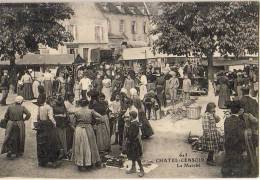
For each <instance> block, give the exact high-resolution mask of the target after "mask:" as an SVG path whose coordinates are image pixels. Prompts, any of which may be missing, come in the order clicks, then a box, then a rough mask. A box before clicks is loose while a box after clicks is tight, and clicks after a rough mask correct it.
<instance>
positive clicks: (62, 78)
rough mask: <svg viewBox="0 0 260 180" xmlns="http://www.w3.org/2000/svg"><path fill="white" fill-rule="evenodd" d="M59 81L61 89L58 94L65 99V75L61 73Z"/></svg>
mask: <svg viewBox="0 0 260 180" xmlns="http://www.w3.org/2000/svg"><path fill="white" fill-rule="evenodd" d="M57 80H58V81H59V88H58V93H59V94H60V95H61V96H62V97H63V98H65V94H66V82H65V79H64V74H63V73H60V74H59V77H58V78H57Z"/></svg>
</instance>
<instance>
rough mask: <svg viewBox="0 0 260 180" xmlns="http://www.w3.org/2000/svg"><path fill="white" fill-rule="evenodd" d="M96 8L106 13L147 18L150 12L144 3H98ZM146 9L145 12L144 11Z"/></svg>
mask: <svg viewBox="0 0 260 180" xmlns="http://www.w3.org/2000/svg"><path fill="white" fill-rule="evenodd" d="M96 6H97V7H98V8H99V9H100V10H101V11H102V12H104V13H113V14H123V15H139V16H146V15H148V12H147V10H146V7H145V6H144V4H143V3H142V2H98V3H96ZM142 9H144V10H145V11H142Z"/></svg>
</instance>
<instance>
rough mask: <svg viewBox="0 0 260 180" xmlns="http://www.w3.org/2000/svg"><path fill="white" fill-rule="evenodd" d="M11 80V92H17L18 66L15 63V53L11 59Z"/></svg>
mask: <svg viewBox="0 0 260 180" xmlns="http://www.w3.org/2000/svg"><path fill="white" fill-rule="evenodd" d="M9 82H10V93H15V92H16V85H17V67H16V64H15V55H14V56H13V57H11V59H10V69H9Z"/></svg>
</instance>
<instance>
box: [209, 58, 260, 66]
mask: <svg viewBox="0 0 260 180" xmlns="http://www.w3.org/2000/svg"><path fill="white" fill-rule="evenodd" d="M246 64H255V65H257V64H259V60H257V59H254V60H248V59H242V60H220V59H218V58H215V59H214V61H213V66H236V65H246Z"/></svg>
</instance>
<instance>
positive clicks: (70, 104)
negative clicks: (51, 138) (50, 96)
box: [64, 94, 76, 152]
mask: <svg viewBox="0 0 260 180" xmlns="http://www.w3.org/2000/svg"><path fill="white" fill-rule="evenodd" d="M74 97H75V96H74V94H68V100H67V101H65V102H64V104H65V107H66V110H67V114H68V118H69V126H68V128H67V133H66V135H67V148H68V151H69V152H70V151H71V149H72V145H73V136H74V130H75V126H76V117H75V112H76V106H75V104H74Z"/></svg>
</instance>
